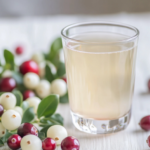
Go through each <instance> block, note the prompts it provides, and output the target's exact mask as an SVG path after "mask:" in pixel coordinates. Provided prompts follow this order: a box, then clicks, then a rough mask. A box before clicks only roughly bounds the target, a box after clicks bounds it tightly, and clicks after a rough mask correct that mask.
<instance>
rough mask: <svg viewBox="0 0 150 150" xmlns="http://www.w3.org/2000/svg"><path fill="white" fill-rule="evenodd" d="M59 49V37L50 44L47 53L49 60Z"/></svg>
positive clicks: (60, 41) (60, 42)
mask: <svg viewBox="0 0 150 150" xmlns="http://www.w3.org/2000/svg"><path fill="white" fill-rule="evenodd" d="M61 49H62V40H61V38H60V37H59V38H57V39H55V40H54V41H53V42H52V44H51V48H50V53H49V58H50V60H51V59H54V57H56V55H57V54H58V53H59V51H60V50H61Z"/></svg>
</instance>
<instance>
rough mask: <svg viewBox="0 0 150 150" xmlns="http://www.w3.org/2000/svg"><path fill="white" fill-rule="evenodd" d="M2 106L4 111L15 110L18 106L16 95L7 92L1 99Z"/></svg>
mask: <svg viewBox="0 0 150 150" xmlns="http://www.w3.org/2000/svg"><path fill="white" fill-rule="evenodd" d="M0 104H2V106H3V107H4V109H6V110H8V109H13V108H14V107H15V106H16V97H15V95H14V94H12V93H10V92H6V93H4V94H2V95H1V97H0Z"/></svg>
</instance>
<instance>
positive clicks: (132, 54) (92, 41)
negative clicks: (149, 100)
mask: <svg viewBox="0 0 150 150" xmlns="http://www.w3.org/2000/svg"><path fill="white" fill-rule="evenodd" d="M61 34H62V40H63V49H64V55H65V65H66V75H67V84H68V94H69V103H70V109H71V115H72V121H73V124H74V125H75V127H76V128H77V129H79V130H81V131H83V132H87V133H92V134H103V133H112V132H117V131H120V130H123V129H125V128H126V127H127V125H128V124H129V121H130V116H131V104H132V96H133V92H134V82H135V62H136V53H137V43H138V36H139V31H138V29H137V28H135V27H133V26H130V25H124V24H120V23H112V22H101V21H96V22H83V23H77V24H73V25H69V26H67V27H65V28H64V29H63V30H62V32H61Z"/></svg>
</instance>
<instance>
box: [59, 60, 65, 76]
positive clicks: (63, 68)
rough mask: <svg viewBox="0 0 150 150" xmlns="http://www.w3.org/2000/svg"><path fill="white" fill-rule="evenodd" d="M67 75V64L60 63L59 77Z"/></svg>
mask: <svg viewBox="0 0 150 150" xmlns="http://www.w3.org/2000/svg"><path fill="white" fill-rule="evenodd" d="M65 73H66V69H65V64H64V63H63V62H59V64H58V68H57V77H62V76H63V75H64V74H65Z"/></svg>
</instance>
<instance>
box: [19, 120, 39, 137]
mask: <svg viewBox="0 0 150 150" xmlns="http://www.w3.org/2000/svg"><path fill="white" fill-rule="evenodd" d="M17 134H19V135H20V136H21V137H24V136H25V135H27V134H33V135H36V136H38V130H37V128H36V127H35V126H34V125H32V124H30V123H23V124H22V125H21V126H20V127H19V128H18V131H17Z"/></svg>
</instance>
